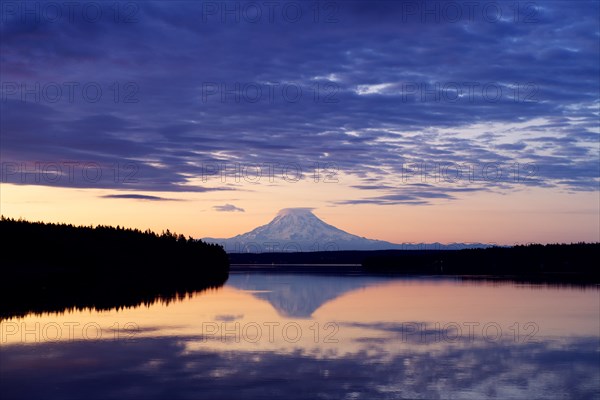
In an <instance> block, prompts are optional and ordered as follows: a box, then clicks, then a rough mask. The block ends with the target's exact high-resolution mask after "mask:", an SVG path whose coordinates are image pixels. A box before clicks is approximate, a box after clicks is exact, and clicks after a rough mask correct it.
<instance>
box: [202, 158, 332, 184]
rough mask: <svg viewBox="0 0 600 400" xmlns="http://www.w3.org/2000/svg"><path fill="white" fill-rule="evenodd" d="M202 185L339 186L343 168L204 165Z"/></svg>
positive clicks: (318, 164) (291, 164)
mask: <svg viewBox="0 0 600 400" xmlns="http://www.w3.org/2000/svg"><path fill="white" fill-rule="evenodd" d="M197 166H198V167H199V168H200V171H201V177H202V182H210V181H212V182H220V183H242V182H244V183H250V184H260V183H297V182H300V181H302V180H306V181H311V182H314V183H339V182H340V168H339V167H338V165H337V164H336V163H335V162H313V163H296V162H284V163H282V162H275V161H265V162H255V163H243V162H218V161H216V162H204V163H199V164H198V165H197Z"/></svg>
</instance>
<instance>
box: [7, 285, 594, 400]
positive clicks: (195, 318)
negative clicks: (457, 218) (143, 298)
mask: <svg viewBox="0 0 600 400" xmlns="http://www.w3.org/2000/svg"><path fill="white" fill-rule="evenodd" d="M599 308H600V291H599V290H598V288H588V289H586V290H583V289H581V288H576V287H570V288H568V287H555V286H535V289H534V288H533V287H529V286H523V285H517V284H513V283H502V284H498V283H492V284H487V283H485V282H480V283H477V282H468V283H465V282H461V281H460V280H456V279H453V280H444V279H434V278H428V279H397V278H385V277H368V276H355V277H326V276H311V275H275V274H233V275H231V276H230V280H229V282H228V283H227V284H226V285H225V286H224V287H222V288H220V289H215V290H210V291H207V292H203V293H199V294H197V295H194V296H192V297H190V298H185V299H182V300H179V301H175V302H171V303H170V304H164V303H160V302H158V303H154V304H148V305H146V306H143V307H138V308H131V309H127V310H121V311H117V310H105V311H95V312H90V311H89V310H88V311H84V312H81V311H74V312H70V313H66V314H62V315H57V314H54V315H37V316H36V315H30V316H27V317H25V318H18V319H11V320H10V321H3V322H2V324H1V327H2V358H1V361H0V373H1V374H0V377H1V388H0V394H1V395H2V398H3V399H4V398H7V399H10V398H50V399H51V398H102V399H110V398H119V399H121V398H128V399H129V398H139V399H163V398H164V399H167V398H168V399H178V398H182V399H184V398H192V399H201V398H207V399H208V398H210V399H219V398H223V399H231V398H248V399H264V398H278V399H279V398H286V399H296V398H298V399H299V398H303V399H306V398H310V399H319V398H324V399H326V398H336V399H339V398H342V399H343V398H368V399H374V398H378V399H379V398H392V399H395V398H425V399H434V398H461V399H462V398H478V399H480V398H503V399H506V398H515V399H531V398H545V399H552V398H591V399H594V398H600V383H599V382H600V371H599V355H600V346H599V331H600V321H599V320H598V315H599V312H600V310H599ZM36 323H38V324H39V328H37V329H36V328H35V324H36ZM75 323H77V324H78V325H76V326H75V325H73V324H75ZM128 323H131V324H134V325H129V326H128V325H127V324H128ZM11 324H12V325H11ZM22 324H25V325H22ZM51 324H54V325H51ZM69 324H70V325H69ZM86 324H88V329H87V332H86V333H85V335H84V333H83V331H84V330H83V327H84V326H86ZM93 324H96V325H93ZM328 324H329V325H328ZM527 324H530V325H527ZM56 326H58V329H62V330H63V332H62V333H63V335H62V337H61V338H58V339H57V338H56V335H55V334H54V332H55V331H53V330H52V329H50V328H47V329H46V331H45V332H44V327H54V328H56ZM132 326H135V327H136V329H130V328H131V327H132ZM65 327H73V335H72V336H71V337H68V336H67V335H65V334H64V333H65V332H64V330H65V329H66V328H65ZM97 327H100V332H101V335H100V336H98V335H96V332H97ZM124 328H127V329H124ZM534 328H535V329H534ZM259 330H260V331H261V334H260V335H258V332H259ZM24 332H25V333H24ZM86 335H87V337H86ZM49 339H52V340H49ZM33 377H35V379H32V378H33Z"/></svg>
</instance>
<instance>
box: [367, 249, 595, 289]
mask: <svg viewBox="0 0 600 400" xmlns="http://www.w3.org/2000/svg"><path fill="white" fill-rule="evenodd" d="M599 256H600V243H573V244H546V245H542V244H530V245H519V246H514V247H489V248H485V249H464V250H454V251H452V250H449V251H444V250H441V251H420V252H419V251H416V252H412V251H404V252H396V251H393V252H389V253H388V254H380V255H373V256H370V257H367V258H365V259H364V260H363V261H362V265H363V267H364V268H365V269H367V270H369V271H380V272H404V273H424V274H442V275H503V276H513V277H518V278H519V277H520V278H529V279H538V278H540V279H545V280H575V281H577V280H579V281H589V282H598V281H599V279H600V275H599V272H598V268H597V267H596V266H597V265H598V264H597V263H598V259H599V258H600V257H599Z"/></svg>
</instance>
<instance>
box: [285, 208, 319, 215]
mask: <svg viewBox="0 0 600 400" xmlns="http://www.w3.org/2000/svg"><path fill="white" fill-rule="evenodd" d="M312 210H314V208H309V207H296V208H282V209H281V210H279V212H278V213H277V216H278V217H285V216H288V215H314V214H313V213H312Z"/></svg>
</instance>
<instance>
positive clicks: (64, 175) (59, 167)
mask: <svg viewBox="0 0 600 400" xmlns="http://www.w3.org/2000/svg"><path fill="white" fill-rule="evenodd" d="M139 171H140V167H139V164H137V163H133V162H126V163H114V164H110V165H104V164H100V163H97V162H90V161H86V162H84V161H61V162H41V161H36V162H10V161H7V162H2V164H1V166H0V182H2V183H17V184H46V185H78V184H83V185H89V184H99V183H109V182H110V183H116V184H133V183H138V182H139V179H138V174H139Z"/></svg>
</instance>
